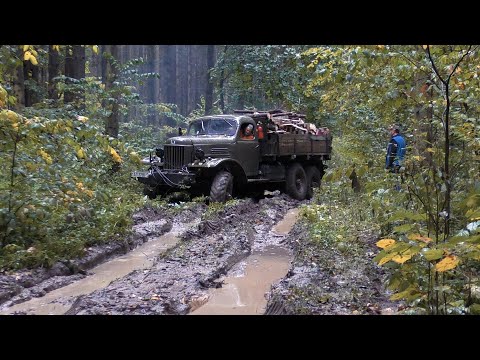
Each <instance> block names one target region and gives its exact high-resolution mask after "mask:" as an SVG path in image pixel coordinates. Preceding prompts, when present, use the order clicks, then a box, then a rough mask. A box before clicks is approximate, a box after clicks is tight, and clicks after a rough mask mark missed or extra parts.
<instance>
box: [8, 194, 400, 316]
mask: <svg viewBox="0 0 480 360" xmlns="http://www.w3.org/2000/svg"><path fill="white" fill-rule="evenodd" d="M301 204H302V202H298V201H296V200H292V199H291V198H289V197H288V196H286V195H277V196H273V197H267V198H265V199H261V200H259V201H254V200H252V199H242V200H238V201H236V202H235V203H234V204H231V205H228V206H227V207H225V208H224V209H223V210H221V211H220V212H218V213H212V212H211V211H210V212H209V211H207V209H208V208H207V206H206V205H204V204H194V203H191V204H189V205H188V206H186V208H185V209H184V210H182V211H180V212H179V213H178V214H177V215H176V216H173V215H166V214H165V213H162V212H159V211H155V210H152V209H145V210H143V211H141V212H139V213H138V214H136V215H135V216H134V219H135V222H136V225H135V226H134V232H133V234H132V235H131V236H130V237H129V238H128V239H126V240H125V242H123V243H122V244H115V245H109V246H104V247H100V248H95V249H90V251H89V254H88V255H87V256H86V257H85V258H83V259H81V260H79V261H76V262H71V263H68V264H57V265H56V267H54V269H51V270H49V271H48V272H47V271H43V270H38V271H37V272H30V273H28V272H22V273H19V274H16V275H9V276H6V275H4V276H2V277H0V296H2V294H3V299H4V300H3V301H4V303H3V305H2V308H1V311H2V312H1V313H4V314H5V313H13V314H50V313H60V314H64V313H65V314H188V313H191V312H193V313H209V312H208V311H210V310H208V309H210V308H209V307H208V306H207V305H205V304H208V303H209V302H210V304H208V305H211V304H212V303H213V302H214V301H213V299H214V298H215V290H214V289H221V288H222V289H225V290H228V288H230V290H232V289H234V290H235V291H236V294H237V295H236V296H237V297H238V296H244V295H245V294H244V293H245V291H247V292H248V289H246V290H245V289H240V290H239V288H238V287H239V286H250V288H251V290H252V289H254V288H255V287H256V288H257V289H256V290H257V293H258V294H257V298H258V297H262V295H264V296H263V297H264V299H265V300H264V303H265V304H264V305H265V306H264V305H263V304H256V305H255V306H254V307H249V304H247V303H246V302H248V301H249V300H245V299H249V296H250V295H248V294H247V295H248V296H247V295H245V296H244V297H243V300H242V299H240V298H239V299H237V300H236V306H233V309H234V310H235V308H236V307H238V308H241V309H240V310H241V311H240V312H229V311H227V312H225V313H253V314H255V313H267V314H352V313H353V314H378V313H389V312H390V311H393V310H395V309H393V305H392V304H390V303H389V302H388V300H386V299H387V296H386V295H385V293H384V291H383V288H382V280H383V275H382V273H381V272H380V270H379V269H378V268H377V267H376V266H375V265H374V264H373V262H372V260H371V257H370V255H369V254H370V252H371V250H372V247H373V243H374V241H375V236H374V235H371V234H370V235H369V234H366V235H365V237H364V238H362V239H360V241H359V243H358V245H357V246H356V247H355V248H352V250H351V251H350V253H347V254H345V253H340V252H338V251H337V250H336V249H321V248H318V245H315V244H313V243H311V242H310V240H309V238H308V235H307V233H306V232H305V227H304V226H302V224H301V222H298V223H297V224H296V225H295V226H294V227H293V230H292V231H291V232H290V233H289V234H288V235H282V234H278V233H277V232H276V231H275V228H274V227H275V225H277V224H278V223H279V222H280V221H281V220H282V219H283V218H284V216H285V214H286V213H287V211H288V210H290V209H294V208H296V207H298V206H299V205H301ZM290 225H292V224H290ZM142 244H143V245H142ZM138 245H141V246H143V247H142V248H138V247H137V246H138ZM135 247H137V248H136V250H134V251H132V252H129V250H130V249H133V248H135ZM142 249H144V250H142ZM126 252H127V254H125V253H126ZM270 254H277V255H271V256H270ZM278 254H280V255H278ZM294 254H295V257H294ZM249 256H250V257H249ZM262 256H263V258H262ZM265 256H266V257H265ZM110 258H111V259H113V260H110V262H105V263H104V264H101V265H99V266H97V267H93V266H94V265H97V264H98V263H102V262H103V261H105V260H108V259H110ZM262 259H263V260H262ZM265 259H267V260H265ZM280 260H281V261H283V262H284V264H286V265H285V266H283V265H282V266H281V267H279V268H278V269H280V268H281V270H278V271H279V272H278V274H280V273H281V272H282V271H284V270H285V271H284V274H282V275H281V276H280V277H283V279H282V280H281V281H279V282H278V281H277V280H278V279H274V277H272V278H271V279H270V280H269V281H273V280H275V284H274V286H273V288H272V291H271V292H270V291H269V288H270V286H268V287H267V289H266V290H265V289H264V288H263V287H265V286H266V285H265V284H262V285H260V284H259V283H258V282H255V281H252V280H250V281H249V282H246V283H247V284H249V285H239V282H238V281H237V282H235V281H234V279H235V278H241V277H242V276H245V273H246V272H249V271H253V272H254V273H255V269H254V268H255V265H259V264H260V263H261V262H262V261H267V262H266V263H265V264H268V266H270V269H272V266H273V267H274V265H275V262H278V261H280ZM112 264H115V266H113V265H112ZM245 269H247V270H245ZM262 269H263V268H259V267H258V266H257V273H256V274H257V275H255V276H257V277H259V278H260V277H264V276H263V275H262V272H263V273H265V272H268V268H265V269H267V270H265V269H263V270H262ZM55 271H56V272H55ZM102 271H103V272H102ZM112 272H113V273H112ZM115 272H117V273H115ZM52 275H54V276H52ZM117 275H118V276H117ZM45 279H46V280H45ZM232 279H233V280H232ZM41 280H44V281H41ZM254 280H255V279H254ZM82 282H83V283H82ZM233 283H235V284H233ZM68 284H70V285H68ZM79 284H83V285H82V286H80V285H79ZM232 284H233V285H232ZM65 285H68V286H67V287H64V286H65ZM232 286H233V288H232ZM264 290H265V293H264ZM12 294H16V295H15V296H13V297H12ZM225 294H227V295H228V294H229V293H228V292H226V293H225ZM225 294H223V296H224V297H225V296H226V295H225ZM242 294H243V295H242ZM218 298H219V299H220V298H221V296H220V297H218ZM5 299H8V300H6V301H5ZM29 299H32V300H30V301H27V302H24V301H25V300H29ZM0 301H1V300H0ZM221 301H223V300H221ZM255 301H258V300H255ZM267 301H268V303H267ZM15 304H17V305H15ZM12 305H14V306H12ZM203 305H205V306H204V308H203V310H202V306H203ZM224 305H225V304H223V306H224ZM389 308H390V309H392V310H389ZM197 309H198V310H197ZM217 309H218V307H217ZM237 310H238V309H237ZM202 311H203V312H202ZM211 311H212V312H211V313H222V312H218V310H216V309H215V307H212V310H211ZM222 311H223V310H222Z"/></svg>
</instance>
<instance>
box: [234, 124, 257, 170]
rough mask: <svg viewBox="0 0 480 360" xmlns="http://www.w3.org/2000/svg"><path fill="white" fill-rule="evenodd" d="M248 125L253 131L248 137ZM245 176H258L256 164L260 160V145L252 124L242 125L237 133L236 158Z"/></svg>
mask: <svg viewBox="0 0 480 360" xmlns="http://www.w3.org/2000/svg"><path fill="white" fill-rule="evenodd" d="M248 125H253V131H252V134H251V135H250V134H249V133H248V130H250V129H247V127H248ZM235 158H236V159H237V160H238V162H239V163H240V164H242V167H243V170H245V173H246V174H247V176H255V175H258V163H259V159H260V145H259V143H258V135H257V132H256V126H255V125H254V124H253V123H252V124H250V123H246V124H242V126H241V127H240V130H239V132H238V137H237V146H236V156H235Z"/></svg>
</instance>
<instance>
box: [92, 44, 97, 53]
mask: <svg viewBox="0 0 480 360" xmlns="http://www.w3.org/2000/svg"><path fill="white" fill-rule="evenodd" d="M92 50H93V52H94V53H95V54H98V45H93V46H92Z"/></svg>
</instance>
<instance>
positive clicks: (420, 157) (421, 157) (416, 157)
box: [412, 155, 425, 161]
mask: <svg viewBox="0 0 480 360" xmlns="http://www.w3.org/2000/svg"><path fill="white" fill-rule="evenodd" d="M412 157H413V158H414V159H415V160H417V161H422V160H423V159H425V158H424V157H423V156H418V155H415V156H412Z"/></svg>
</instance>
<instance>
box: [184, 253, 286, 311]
mask: <svg viewBox="0 0 480 360" xmlns="http://www.w3.org/2000/svg"><path fill="white" fill-rule="evenodd" d="M291 259H292V256H291V253H290V252H289V251H287V250H286V249H284V248H281V247H273V246H272V247H269V248H268V249H266V250H265V251H263V252H260V253H256V254H252V255H250V256H249V257H248V258H247V259H246V260H244V261H242V262H240V263H239V264H237V266H235V267H234V268H232V270H231V273H230V275H229V276H227V277H226V278H225V279H223V286H222V287H221V288H219V289H212V290H210V293H209V295H208V302H207V303H206V304H205V305H203V306H201V307H200V308H198V309H197V310H195V311H193V312H192V313H191V314H192V315H248V314H250V315H259V314H263V313H264V312H265V307H266V305H267V299H266V298H265V294H266V293H267V292H268V291H269V290H270V286H271V285H272V284H273V283H274V282H276V281H278V280H280V279H281V278H283V277H284V276H285V274H286V273H287V271H288V269H289V266H290V261H291Z"/></svg>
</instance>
